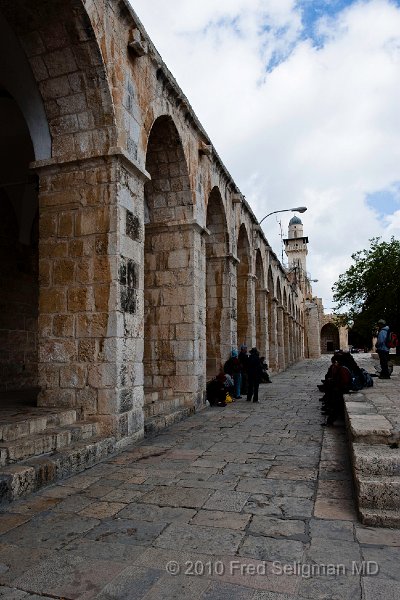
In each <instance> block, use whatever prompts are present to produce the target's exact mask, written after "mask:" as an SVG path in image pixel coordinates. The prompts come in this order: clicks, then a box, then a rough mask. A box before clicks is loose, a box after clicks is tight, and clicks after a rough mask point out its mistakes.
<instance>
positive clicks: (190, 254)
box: [144, 222, 206, 404]
mask: <svg viewBox="0 0 400 600" xmlns="http://www.w3.org/2000/svg"><path fill="white" fill-rule="evenodd" d="M203 232H204V230H203V228H201V227H200V226H199V225H198V224H197V223H196V222H191V223H187V222H171V223H169V224H166V223H163V224H148V225H146V237H147V242H146V271H147V276H146V279H147V281H148V287H147V289H146V292H145V297H146V308H145V310H146V321H145V337H146V343H145V357H144V360H145V388H146V393H147V392H149V393H160V394H161V393H163V394H164V391H165V390H171V393H172V395H176V394H177V395H178V396H182V395H183V396H184V397H185V398H186V400H187V402H188V403H192V402H194V403H195V404H198V403H200V402H201V401H202V398H201V393H200V390H201V389H204V386H205V373H206V342H205V340H206V331H205V329H206V315H205V307H206V296H205V284H206V282H205V253H204V242H203V239H202V235H203Z"/></svg>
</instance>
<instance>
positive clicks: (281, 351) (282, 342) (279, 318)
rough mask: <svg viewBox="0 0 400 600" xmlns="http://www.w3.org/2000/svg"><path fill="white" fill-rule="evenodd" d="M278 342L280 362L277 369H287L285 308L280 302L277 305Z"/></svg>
mask: <svg viewBox="0 0 400 600" xmlns="http://www.w3.org/2000/svg"><path fill="white" fill-rule="evenodd" d="M277 344H278V357H277V358H278V364H277V370H278V371H283V370H284V369H285V340H284V309H283V306H282V305H281V304H280V305H278V306H277Z"/></svg>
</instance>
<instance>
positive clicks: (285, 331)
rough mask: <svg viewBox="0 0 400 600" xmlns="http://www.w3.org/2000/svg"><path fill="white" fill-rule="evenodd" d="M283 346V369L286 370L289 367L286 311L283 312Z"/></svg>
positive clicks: (287, 317) (288, 320)
mask: <svg viewBox="0 0 400 600" xmlns="http://www.w3.org/2000/svg"><path fill="white" fill-rule="evenodd" d="M283 344H284V357H285V365H284V368H285V369H287V368H288V366H289V365H290V318H289V313H288V311H287V310H284V311H283Z"/></svg>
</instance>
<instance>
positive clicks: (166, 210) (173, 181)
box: [145, 115, 193, 224]
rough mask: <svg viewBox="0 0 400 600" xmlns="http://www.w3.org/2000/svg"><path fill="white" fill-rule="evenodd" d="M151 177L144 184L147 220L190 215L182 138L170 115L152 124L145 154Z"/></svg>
mask: <svg viewBox="0 0 400 600" xmlns="http://www.w3.org/2000/svg"><path fill="white" fill-rule="evenodd" d="M146 170H147V171H148V172H149V173H150V175H151V180H150V181H148V182H147V183H146V185H145V202H146V209H147V212H148V221H149V222H150V223H154V224H156V223H168V222H170V221H179V220H182V221H183V220H186V221H189V220H190V219H191V218H192V217H193V203H192V193H191V189H190V180H189V173H188V167H187V163H186V159H185V154H184V151H183V146H182V141H181V138H180V136H179V133H178V130H177V128H176V126H175V123H174V121H173V119H172V117H170V116H166V115H162V116H160V117H158V118H157V119H156V120H155V122H154V123H153V127H152V129H151V132H150V135H149V139H148V143H147V154H146Z"/></svg>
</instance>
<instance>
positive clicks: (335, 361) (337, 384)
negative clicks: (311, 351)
mask: <svg viewBox="0 0 400 600" xmlns="http://www.w3.org/2000/svg"><path fill="white" fill-rule="evenodd" d="M373 383H374V382H373V379H372V377H371V375H370V374H369V373H367V371H366V370H365V369H362V368H360V367H359V366H358V365H357V363H356V361H355V360H354V358H353V356H352V355H351V354H350V352H343V351H342V350H338V351H336V352H335V354H334V355H333V356H332V359H331V365H330V367H329V369H328V371H327V373H326V375H325V378H324V379H322V384H319V385H318V389H319V390H320V391H321V392H324V395H323V396H322V398H321V399H320V402H322V408H321V412H322V414H323V415H324V416H325V417H326V420H325V421H324V422H323V423H321V425H322V426H323V427H327V426H331V425H333V424H334V423H335V421H337V420H339V419H340V420H343V419H344V396H343V395H344V394H348V393H349V392H350V391H359V390H361V389H363V388H364V387H371V386H372V385H373Z"/></svg>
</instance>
